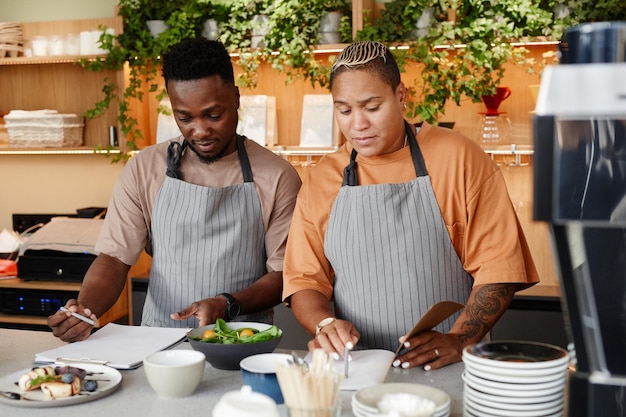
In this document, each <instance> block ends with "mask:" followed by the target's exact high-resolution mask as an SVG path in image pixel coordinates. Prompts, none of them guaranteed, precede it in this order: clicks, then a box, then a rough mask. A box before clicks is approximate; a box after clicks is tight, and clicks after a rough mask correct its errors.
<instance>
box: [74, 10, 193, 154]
mask: <svg viewBox="0 0 626 417" xmlns="http://www.w3.org/2000/svg"><path fill="white" fill-rule="evenodd" d="M201 1H202V0H194V1H192V2H185V3H183V0H177V1H174V2H172V1H170V0H164V1H155V0H152V1H151V0H140V1H137V0H120V2H119V4H118V14H119V15H120V16H121V17H122V19H123V23H124V32H123V33H120V34H117V35H114V34H111V33H108V32H105V31H103V34H102V36H101V37H100V44H101V46H102V48H103V49H105V50H108V54H107V55H105V56H103V57H100V58H97V59H80V60H79V63H80V64H81V65H82V66H83V67H84V68H86V69H87V70H90V71H102V70H104V69H107V70H115V71H121V70H123V69H124V66H125V65H126V64H127V65H128V79H127V84H126V85H124V86H123V87H121V86H118V85H117V84H116V82H115V80H110V79H109V80H107V82H106V83H105V86H104V88H103V90H102V91H103V97H102V99H101V100H100V101H99V102H97V103H96V104H95V105H94V107H93V108H91V109H89V110H87V111H86V112H85V115H86V117H88V118H94V117H97V116H99V115H100V114H102V113H103V112H104V111H106V110H107V109H108V108H109V106H110V105H111V103H112V102H114V101H117V103H118V122H119V123H120V128H121V131H122V133H123V136H124V137H125V138H126V146H125V148H126V149H127V150H129V151H132V150H135V149H137V142H138V140H141V139H142V138H143V133H142V131H141V129H139V125H138V121H137V120H136V119H135V118H134V117H132V115H131V111H130V108H131V102H132V101H133V100H139V101H142V100H143V98H144V94H145V92H146V91H147V92H157V93H158V98H161V97H163V96H164V95H165V91H164V90H162V91H157V90H158V68H159V62H158V59H159V57H160V55H161V54H162V53H164V52H165V51H166V50H167V49H169V47H171V46H172V45H174V44H176V43H178V42H180V41H181V40H183V39H187V38H191V37H194V36H197V32H198V30H199V29H198V28H200V27H201V23H202V19H203V18H204V15H203V12H202V10H201V9H199V8H198V3H197V2H201ZM148 4H149V7H147V5H148ZM159 5H161V6H162V10H161V11H160V12H159V13H162V12H164V13H166V14H167V16H168V17H167V18H166V23H167V24H168V26H169V29H168V30H166V31H165V32H163V33H161V34H159V35H158V36H157V37H153V36H152V34H151V33H150V32H149V29H148V26H147V25H146V21H147V20H149V19H151V18H153V17H155V16H162V17H164V16H165V15H163V14H161V15H157V14H155V13H157V12H156V11H155V8H158V6H159ZM144 6H146V7H145V8H144ZM176 6H177V7H178V8H176ZM120 88H122V90H123V92H122V93H121V96H120V94H118V91H119V89H120ZM126 157H127V155H126V154H121V155H120V156H117V157H114V160H115V161H117V160H119V159H120V158H126Z"/></svg>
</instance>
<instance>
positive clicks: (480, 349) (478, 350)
mask: <svg viewBox="0 0 626 417" xmlns="http://www.w3.org/2000/svg"><path fill="white" fill-rule="evenodd" d="M463 355H464V356H468V359H469V360H473V361H475V362H476V363H482V364H484V365H487V366H497V367H503V368H510V369H540V368H547V367H552V366H558V365H560V364H562V363H569V359H570V358H569V353H568V352H567V351H566V350H565V349H563V348H560V347H558V346H553V345H549V344H546V343H537V342H520V341H498V342H486V343H477V344H474V345H470V346H467V347H465V348H464V349H463Z"/></svg>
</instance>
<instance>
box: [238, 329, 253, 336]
mask: <svg viewBox="0 0 626 417" xmlns="http://www.w3.org/2000/svg"><path fill="white" fill-rule="evenodd" d="M239 336H242V337H243V336H248V337H249V336H254V332H253V331H252V330H251V329H243V330H242V331H241V332H239Z"/></svg>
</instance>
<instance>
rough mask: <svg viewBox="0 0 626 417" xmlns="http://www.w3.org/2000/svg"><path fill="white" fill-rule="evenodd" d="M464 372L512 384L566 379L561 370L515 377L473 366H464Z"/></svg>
mask: <svg viewBox="0 0 626 417" xmlns="http://www.w3.org/2000/svg"><path fill="white" fill-rule="evenodd" d="M465 372H468V373H471V374H472V375H476V376H477V377H480V378H484V379H489V380H491V381H497V382H508V383H512V384H545V383H548V382H553V381H563V380H565V379H567V370H566V369H562V370H559V372H555V373H553V374H549V375H517V374H515V373H514V374H497V373H493V372H492V371H491V370H489V371H487V370H485V369H484V368H477V367H474V366H467V364H466V366H465Z"/></svg>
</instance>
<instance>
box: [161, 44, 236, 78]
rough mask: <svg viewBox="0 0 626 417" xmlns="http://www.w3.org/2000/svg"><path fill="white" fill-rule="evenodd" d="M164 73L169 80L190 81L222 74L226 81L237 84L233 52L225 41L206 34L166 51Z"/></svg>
mask: <svg viewBox="0 0 626 417" xmlns="http://www.w3.org/2000/svg"><path fill="white" fill-rule="evenodd" d="M162 66H163V69H162V74H163V78H164V79H165V85H166V86H167V82H168V81H169V80H175V81H189V80H198V79H201V78H206V77H211V76H213V75H219V76H220V78H222V81H224V83H230V84H235V75H234V73H233V64H232V62H231V60H230V55H228V52H227V51H226V48H225V47H224V45H223V44H222V43H221V42H218V41H214V40H209V39H206V38H203V37H198V38H193V39H187V40H184V41H182V42H180V43H178V44H176V45H174V46H172V47H171V48H170V49H169V51H167V52H166V53H165V54H163V59H162Z"/></svg>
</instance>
